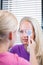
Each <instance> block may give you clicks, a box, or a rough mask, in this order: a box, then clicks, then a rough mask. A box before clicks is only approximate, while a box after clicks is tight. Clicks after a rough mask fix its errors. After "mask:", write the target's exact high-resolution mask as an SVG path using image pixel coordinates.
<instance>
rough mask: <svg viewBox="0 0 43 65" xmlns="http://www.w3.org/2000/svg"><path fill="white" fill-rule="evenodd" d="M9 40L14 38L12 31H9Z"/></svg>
mask: <svg viewBox="0 0 43 65" xmlns="http://www.w3.org/2000/svg"><path fill="white" fill-rule="evenodd" d="M9 40H12V32H10V33H9Z"/></svg>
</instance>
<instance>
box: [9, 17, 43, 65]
mask: <svg viewBox="0 0 43 65" xmlns="http://www.w3.org/2000/svg"><path fill="white" fill-rule="evenodd" d="M19 34H20V39H21V42H22V45H16V46H14V47H13V48H12V49H11V50H10V52H12V53H14V54H15V53H17V54H18V55H19V56H20V57H23V58H25V59H27V60H28V61H30V62H31V63H32V65H43V64H42V58H41V55H42V54H41V53H42V52H41V48H40V46H41V44H42V37H41V34H42V33H41V28H40V26H39V24H38V22H37V20H35V19H33V18H30V17H24V18H23V19H22V20H21V21H20V26H19ZM30 34H31V35H30Z"/></svg>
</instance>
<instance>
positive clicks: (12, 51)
mask: <svg viewBox="0 0 43 65" xmlns="http://www.w3.org/2000/svg"><path fill="white" fill-rule="evenodd" d="M10 52H11V53H14V54H15V53H17V54H18V52H19V49H18V45H16V46H13V47H12V48H11V49H10Z"/></svg>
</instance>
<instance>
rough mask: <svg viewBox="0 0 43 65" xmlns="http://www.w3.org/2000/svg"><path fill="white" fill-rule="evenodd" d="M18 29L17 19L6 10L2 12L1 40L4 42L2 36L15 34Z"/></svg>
mask: <svg viewBox="0 0 43 65" xmlns="http://www.w3.org/2000/svg"><path fill="white" fill-rule="evenodd" d="M16 29H17V19H16V17H15V16H14V15H13V14H12V13H10V12H8V11H5V10H0V40H2V38H4V37H5V35H4V37H2V35H3V34H4V33H6V34H7V33H9V32H14V31H15V30H16Z"/></svg>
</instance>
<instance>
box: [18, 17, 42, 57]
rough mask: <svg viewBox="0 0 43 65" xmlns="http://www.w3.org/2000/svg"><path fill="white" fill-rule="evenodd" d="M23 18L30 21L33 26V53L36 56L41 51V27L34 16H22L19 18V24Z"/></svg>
mask: <svg viewBox="0 0 43 65" xmlns="http://www.w3.org/2000/svg"><path fill="white" fill-rule="evenodd" d="M23 20H26V21H28V22H30V23H31V24H32V26H33V28H34V31H35V43H36V48H35V54H36V56H40V55H41V53H42V52H41V44H42V30H41V27H40V25H39V23H38V21H37V20H36V19H34V18H31V17H24V18H23V19H21V21H20V25H21V23H22V22H23ZM19 29H20V28H19Z"/></svg>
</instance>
